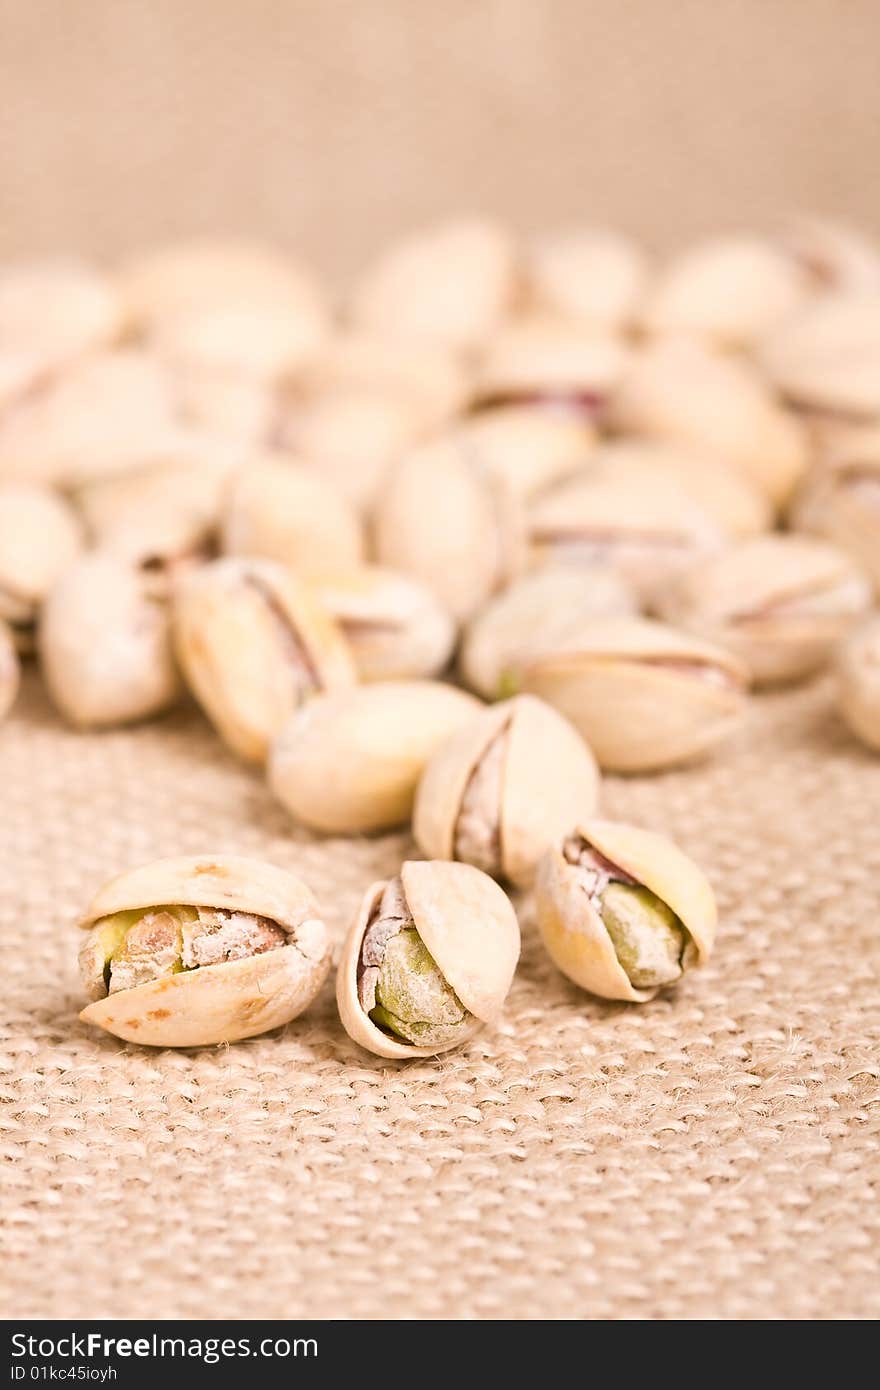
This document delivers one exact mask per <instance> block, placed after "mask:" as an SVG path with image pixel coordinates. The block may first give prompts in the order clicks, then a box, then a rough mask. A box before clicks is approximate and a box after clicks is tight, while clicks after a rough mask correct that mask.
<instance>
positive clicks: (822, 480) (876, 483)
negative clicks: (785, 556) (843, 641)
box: [792, 433, 880, 593]
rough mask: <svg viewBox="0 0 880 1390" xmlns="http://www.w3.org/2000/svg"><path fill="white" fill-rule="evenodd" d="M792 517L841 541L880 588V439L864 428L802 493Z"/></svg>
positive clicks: (819, 470)
mask: <svg viewBox="0 0 880 1390" xmlns="http://www.w3.org/2000/svg"><path fill="white" fill-rule="evenodd" d="M792 520H793V521H794V524H795V525H796V526H797V527H799V528H800V529H802V530H805V531H812V532H814V533H815V534H817V535H820V536H823V537H825V538H826V539H827V540H829V541H832V542H833V543H834V544H835V545H839V546H840V547H841V549H842V550H845V551H846V552H847V554H848V555H850V556H852V558H853V560H854V561H855V562H856V564H857V565H859V566H860V567H861V569H862V570H864V572H865V574H866V575H867V576H868V577H869V579H870V580H871V582H872V583H873V585H874V588H875V590H876V591H877V592H878V593H880V440H878V439H876V438H875V439H872V438H870V437H868V436H867V435H866V434H865V433H862V434H861V435H860V437H857V438H856V439H855V440H853V441H851V442H850V443H848V444H846V445H845V446H843V447H841V448H840V449H839V451H837V452H835V453H834V454H833V455H832V456H831V457H830V458H828V459H826V461H825V464H824V466H823V467H822V468H819V469H817V470H816V471H815V472H814V474H813V475H812V477H811V478H810V480H809V482H808V483H807V485H806V487H805V488H804V489H803V491H802V492H801V494H800V496H799V497H798V499H797V501H796V503H795V506H794V508H793V513H792Z"/></svg>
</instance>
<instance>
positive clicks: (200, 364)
mask: <svg viewBox="0 0 880 1390" xmlns="http://www.w3.org/2000/svg"><path fill="white" fill-rule="evenodd" d="M327 327H328V325H327V318H326V313H325V310H324V306H323V305H322V304H321V303H320V301H319V300H318V299H317V298H315V299H312V298H311V297H310V298H309V299H304V300H303V301H302V302H301V303H300V302H297V304H296V306H295V307H293V308H292V307H291V306H290V305H288V304H285V303H284V302H279V303H272V302H266V301H264V300H262V299H257V300H250V299H241V300H239V299H232V300H228V301H227V300H224V301H222V302H220V303H217V304H211V305H207V306H202V307H199V308H193V309H189V310H181V311H179V312H177V313H175V314H172V315H170V316H169V317H167V318H163V319H161V320H160V321H159V322H158V323H157V324H156V326H155V328H154V330H153V332H152V334H151V335H150V339H149V342H150V346H151V347H152V348H153V350H154V351H155V352H156V353H157V354H158V355H159V356H160V357H161V358H162V359H163V360H164V361H166V362H168V363H169V365H170V366H171V368H172V369H176V370H184V371H186V370H192V371H194V372H199V373H205V374H211V375H214V376H215V377H216V378H217V379H232V380H235V378H236V377H244V378H245V379H246V380H252V381H264V382H279V383H280V382H281V381H283V380H285V379H286V378H287V377H289V376H290V375H291V374H293V373H294V372H297V371H299V370H301V369H302V367H303V365H304V364H305V363H307V362H308V361H309V360H310V359H311V358H313V357H314V356H315V355H316V354H317V352H318V349H319V347H320V345H321V342H322V340H323V338H324V335H325V333H326V332H327Z"/></svg>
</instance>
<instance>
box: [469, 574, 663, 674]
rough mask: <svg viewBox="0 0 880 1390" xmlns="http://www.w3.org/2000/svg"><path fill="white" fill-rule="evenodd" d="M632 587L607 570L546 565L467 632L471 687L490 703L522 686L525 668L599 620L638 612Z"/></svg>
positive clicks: (483, 611)
mask: <svg viewBox="0 0 880 1390" xmlns="http://www.w3.org/2000/svg"><path fill="white" fill-rule="evenodd" d="M636 608H637V605H636V600H635V595H634V594H633V592H632V590H631V588H630V586H629V585H628V584H626V583H625V581H624V580H623V579H622V578H621V577H620V576H619V575H618V574H617V573H616V572H615V571H614V570H612V569H609V568H608V567H607V566H598V565H597V566H595V567H593V568H587V567H586V566H583V567H581V566H577V567H575V566H568V567H565V568H558V567H552V568H551V567H545V568H542V569H538V570H534V571H532V572H531V573H529V574H524V575H522V576H521V577H520V578H519V579H517V580H515V581H514V582H513V584H511V585H510V586H509V588H507V589H505V590H504V592H503V593H501V594H498V595H497V596H496V597H495V598H492V599H490V600H489V602H488V603H487V604H486V605H485V607H484V608H482V609H481V610H480V612H479V613H477V615H476V616H475V617H474V618H472V619H471V621H470V623H469V624H468V627H467V629H466V631H465V635H464V641H463V644H462V648H461V656H460V660H459V664H460V668H461V674H462V677H463V679H464V681H465V683H466V684H467V685H468V686H470V688H471V689H472V690H475V691H476V692H477V694H478V695H482V696H483V697H484V699H487V700H497V699H499V698H500V697H501V696H502V695H504V694H510V693H515V692H516V691H518V690H519V689H520V688H521V687H522V672H523V668H524V667H525V666H527V665H529V664H530V663H531V662H532V661H533V660H534V659H536V658H537V657H538V656H539V655H540V654H541V653H542V652H544V651H552V650H553V649H554V647H556V646H558V645H559V643H560V642H561V641H563V640H564V639H565V638H566V637H567V636H569V635H570V634H571V633H573V632H580V631H581V630H582V629H583V626H584V624H585V623H587V622H589V621H590V620H592V619H593V618H597V617H608V616H610V615H612V614H616V615H620V616H624V615H632V614H634V613H635V612H636Z"/></svg>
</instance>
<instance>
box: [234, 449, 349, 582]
mask: <svg viewBox="0 0 880 1390" xmlns="http://www.w3.org/2000/svg"><path fill="white" fill-rule="evenodd" d="M222 540H223V549H224V550H225V551H226V553H227V554H229V555H258V556H262V557H264V558H265V559H267V560H278V561H280V562H281V563H282V564H284V565H287V566H288V567H289V568H290V569H292V570H294V571H295V572H296V573H297V574H299V575H301V576H302V577H303V578H305V579H311V578H315V577H316V576H318V575H321V574H328V573H332V572H333V571H334V570H337V569H346V568H348V567H349V566H351V565H357V564H359V563H360V561H361V560H362V559H363V552H364V537H363V533H362V530H361V523H360V520H359V518H358V516H357V514H356V513H355V512H354V510H353V509H352V507H351V506H350V505H349V504H348V503H347V502H346V501H345V499H344V498H343V497H341V496H340V495H339V494H338V493H337V492H336V491H335V490H334V489H333V488H332V487H330V486H329V485H328V484H327V483H325V482H323V481H322V480H321V479H320V478H319V477H317V476H316V475H315V474H314V473H313V472H310V471H309V470H308V469H306V468H300V467H297V465H296V464H295V463H293V462H292V461H291V460H288V459H284V458H282V457H276V458H263V459H260V460H258V461H256V462H251V463H249V464H248V466H247V467H246V468H245V469H243V470H242V471H241V473H239V475H238V477H237V478H236V479H235V480H234V481H233V483H232V486H231V488H230V490H229V494H228V496H227V499H226V506H225V515H224V520H223V532H222Z"/></svg>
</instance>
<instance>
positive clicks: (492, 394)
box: [474, 317, 630, 419]
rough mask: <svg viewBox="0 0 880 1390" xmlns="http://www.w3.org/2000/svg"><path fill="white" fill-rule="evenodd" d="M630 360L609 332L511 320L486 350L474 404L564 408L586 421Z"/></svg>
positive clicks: (535, 320) (550, 322)
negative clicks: (568, 408)
mask: <svg viewBox="0 0 880 1390" xmlns="http://www.w3.org/2000/svg"><path fill="white" fill-rule="evenodd" d="M629 355H630V354H629V349H628V348H627V347H626V345H625V343H624V342H623V341H622V340H621V339H620V338H617V337H615V336H614V335H613V334H611V333H607V332H602V331H601V330H598V329H587V328H583V327H580V326H579V325H575V324H570V323H565V322H559V321H557V320H552V319H544V318H540V317H539V318H523V319H515V320H514V321H513V322H512V323H509V324H507V325H506V326H505V327H504V328H502V329H501V331H500V332H499V333H498V334H496V336H495V337H494V338H493V339H492V340H491V342H490V343H489V344H488V346H487V348H486V351H485V354H484V356H483V359H482V363H481V366H480V369H479V371H478V374H477V381H476V384H475V387H474V400H475V404H476V405H477V406H478V407H490V406H501V405H545V406H554V407H561V406H569V407H570V408H571V409H572V411H574V412H575V413H582V414H583V415H584V416H586V418H587V419H591V418H593V417H594V416H595V415H596V414H597V413H598V412H599V411H600V410H601V408H602V407H603V405H604V403H605V401H606V400H607V398H608V396H609V395H610V394H611V392H612V391H613V390H614V389H615V388H616V386H617V384H618V382H619V381H620V379H621V377H622V376H623V374H624V372H625V371H626V368H627V364H628V360H629Z"/></svg>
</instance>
